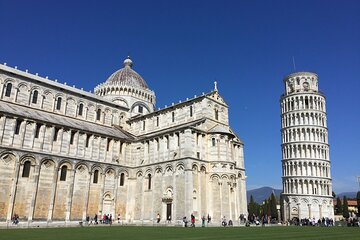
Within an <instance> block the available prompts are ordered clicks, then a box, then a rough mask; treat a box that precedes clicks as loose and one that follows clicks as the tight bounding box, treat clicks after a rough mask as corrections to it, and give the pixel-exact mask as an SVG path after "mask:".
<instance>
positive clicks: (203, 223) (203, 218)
mask: <svg viewBox="0 0 360 240" xmlns="http://www.w3.org/2000/svg"><path fill="white" fill-rule="evenodd" d="M201 223H202V224H201V227H205V216H202V218H201Z"/></svg>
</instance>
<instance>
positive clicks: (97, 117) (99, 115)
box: [96, 108, 101, 121]
mask: <svg viewBox="0 0 360 240" xmlns="http://www.w3.org/2000/svg"><path fill="white" fill-rule="evenodd" d="M100 118H101V109H100V108H99V109H98V110H97V111H96V120H98V121H100Z"/></svg>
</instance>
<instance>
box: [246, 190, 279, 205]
mask: <svg viewBox="0 0 360 240" xmlns="http://www.w3.org/2000/svg"><path fill="white" fill-rule="evenodd" d="M273 191H274V193H275V196H276V198H277V199H279V198H280V193H281V192H282V190H281V189H275V188H271V187H261V188H257V189H252V190H248V191H247V192H246V194H247V201H248V202H250V196H251V195H252V196H253V198H254V201H255V202H257V203H259V204H262V203H263V201H264V200H265V199H268V198H269V197H270V195H271V193H272V192H273Z"/></svg>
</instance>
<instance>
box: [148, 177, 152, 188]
mask: <svg viewBox="0 0 360 240" xmlns="http://www.w3.org/2000/svg"><path fill="white" fill-rule="evenodd" d="M150 189H151V174H150V173H149V174H148V190H150Z"/></svg>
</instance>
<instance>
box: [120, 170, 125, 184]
mask: <svg viewBox="0 0 360 240" xmlns="http://www.w3.org/2000/svg"><path fill="white" fill-rule="evenodd" d="M124 182H125V174H124V173H121V174H120V186H124Z"/></svg>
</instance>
